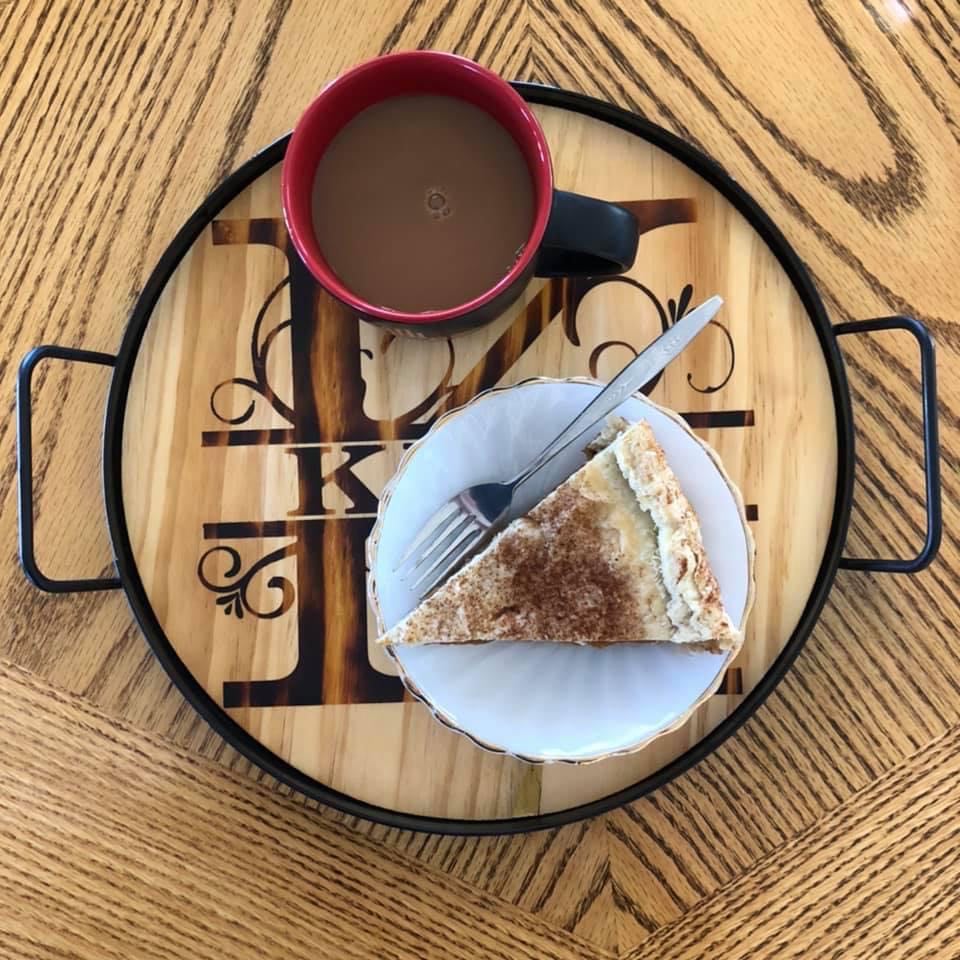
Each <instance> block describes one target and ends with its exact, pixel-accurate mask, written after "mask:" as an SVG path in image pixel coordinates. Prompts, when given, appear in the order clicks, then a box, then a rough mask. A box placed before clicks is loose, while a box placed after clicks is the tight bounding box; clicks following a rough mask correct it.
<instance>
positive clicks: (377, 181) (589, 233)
mask: <svg viewBox="0 0 960 960" xmlns="http://www.w3.org/2000/svg"><path fill="white" fill-rule="evenodd" d="M281 192H282V199H283V215H284V220H285V221H286V224H287V231H288V232H289V234H290V239H291V241H292V243H293V246H294V248H295V250H296V252H297V253H298V254H299V256H300V258H301V260H302V261H303V263H304V265H305V266H306V267H307V269H308V270H309V271H310V272H311V273H312V274H313V276H314V277H315V278H316V280H317V282H318V283H319V284H320V285H321V286H322V287H323V288H324V289H325V290H327V292H328V293H330V294H331V295H332V296H334V297H336V298H337V299H339V300H340V301H342V302H343V303H344V304H346V305H347V306H348V307H350V308H351V309H352V310H353V311H354V312H355V313H356V314H358V315H359V316H360V317H362V318H364V319H365V320H369V321H370V322H372V323H376V324H379V325H381V326H385V327H388V328H390V329H391V330H393V331H394V332H396V333H400V334H406V335H408V336H417V337H448V336H451V335H452V334H455V333H460V332H461V331H464V330H469V329H472V328H474V327H477V326H479V325H481V324H483V323H487V322H489V321H491V320H493V319H495V318H496V317H498V316H499V315H500V314H502V313H503V311H504V310H506V308H507V307H508V306H509V305H510V304H511V303H513V301H515V300H516V299H517V298H518V297H519V296H520V295H521V293H523V289H524V287H525V286H526V284H527V282H528V281H529V280H530V278H531V277H533V276H534V275H537V276H542V277H556V276H572V275H590V276H601V275H607V274H615V273H622V272H624V271H625V270H628V269H629V268H630V266H631V265H632V264H633V260H634V257H635V256H636V252H637V240H638V235H639V227H638V224H637V221H636V218H635V217H634V216H633V214H632V213H630V211H629V210H627V209H625V208H624V207H621V206H618V205H617V204H615V203H609V202H607V201H604V200H597V199H594V198H592V197H585V196H581V195H579V194H574V193H567V192H565V191H563V190H555V189H554V185H553V170H552V167H551V164H550V151H549V148H548V146H547V141H546V137H545V136H544V133H543V130H542V129H541V127H540V124H539V123H538V122H537V118H536V117H535V116H534V114H533V111H532V110H531V109H530V107H529V106H528V105H527V103H526V102H525V101H524V99H523V98H522V97H521V96H520V95H519V94H518V93H517V92H516V91H515V90H514V89H513V88H512V87H511V86H510V84H508V83H506V82H505V81H504V80H502V79H501V78H500V77H498V76H497V75H496V74H494V73H491V72H490V71H489V70H486V69H484V68H483V67H481V66H480V65H479V64H476V63H473V62H472V61H470V60H467V59H465V58H463V57H458V56H454V55H453V54H448V53H435V52H431V51H418V52H413V53H396V54H389V55H387V56H384V57H378V58H377V59H375V60H371V61H368V62H367V63H363V64H361V65H360V66H358V67H354V68H353V69H352V70H350V71H348V72H347V73H345V74H344V75H343V76H341V77H338V78H337V79H336V80H334V81H333V82H332V83H330V84H328V86H327V87H325V88H324V90H323V91H322V92H321V93H320V95H319V96H318V97H317V98H316V99H315V100H314V101H313V103H311V104H310V106H309V107H308V108H307V110H306V112H305V113H304V115H303V116H302V117H301V118H300V121H299V122H298V123H297V126H296V129H295V130H294V132H293V134H292V136H291V137H290V142H289V144H288V146H287V152H286V156H285V157H284V161H283V170H282V176H281Z"/></svg>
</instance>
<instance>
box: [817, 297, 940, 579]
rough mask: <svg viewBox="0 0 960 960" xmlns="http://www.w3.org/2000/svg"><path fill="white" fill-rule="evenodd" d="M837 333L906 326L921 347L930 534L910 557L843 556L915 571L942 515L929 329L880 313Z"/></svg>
mask: <svg viewBox="0 0 960 960" xmlns="http://www.w3.org/2000/svg"><path fill="white" fill-rule="evenodd" d="M833 329H834V334H835V335H836V336H838V337H842V336H846V335H848V334H857V333H873V332H874V331H877V330H906V331H908V332H909V333H912V334H913V336H914V338H915V339H916V341H917V345H918V346H919V347H920V394H921V399H922V401H923V470H924V475H925V479H926V512H927V536H926V540H925V542H924V544H923V548H922V549H921V550H920V552H919V553H918V554H917V555H916V556H915V557H913V558H912V559H909V560H904V559H900V558H895V559H891V560H875V559H871V558H866V557H841V558H840V566H841V567H842V568H843V569H844V570H867V571H870V572H872V573H916V572H917V571H919V570H923V569H924V568H925V567H928V566H929V565H930V564H931V562H932V561H933V558H934V557H935V556H936V555H937V551H938V550H939V549H940V538H941V535H942V533H943V517H942V510H941V493H940V440H939V428H938V420H937V417H938V414H937V366H936V351H935V349H934V342H933V337H932V336H931V335H930V331H929V330H927V328H926V327H925V326H924V325H923V324H922V323H921V322H920V321H919V320H916V319H915V318H914V317H906V316H893V317H878V318H876V319H874V320H856V321H854V322H853V323H841V324H838V325H837V326H835V327H834V328H833Z"/></svg>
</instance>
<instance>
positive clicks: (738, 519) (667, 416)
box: [369, 379, 753, 763]
mask: <svg viewBox="0 0 960 960" xmlns="http://www.w3.org/2000/svg"><path fill="white" fill-rule="evenodd" d="M600 389H601V385H600V384H597V383H594V382H591V381H585V380H544V379H537V380H529V381H526V382H524V383H522V384H518V385H516V386H514V387H509V388H504V389H499V390H492V391H489V392H487V393H485V394H481V395H480V396H478V397H476V398H475V399H474V400H472V401H471V402H470V403H468V404H467V405H466V406H464V407H462V408H460V409H459V410H456V411H453V412H451V413H450V414H448V415H447V416H445V417H443V418H441V419H440V420H439V421H438V422H437V423H436V424H435V425H434V427H433V428H432V429H431V430H430V432H429V433H428V434H427V435H426V436H425V437H423V439H421V440H420V441H418V442H417V443H416V444H415V445H414V446H413V447H411V449H410V450H409V451H408V452H407V454H406V457H405V458H404V460H403V462H402V463H401V465H400V468H399V470H398V471H397V474H396V476H395V477H394V478H393V480H392V481H391V483H390V484H389V485H388V487H387V489H386V490H385V491H384V495H383V497H382V499H381V501H380V512H379V516H378V518H377V524H376V526H375V527H374V529H373V533H372V535H371V537H370V543H369V563H370V571H371V578H370V595H371V602H372V606H373V609H374V612H375V613H376V615H377V616H378V618H379V620H380V626H381V627H382V628H384V629H389V628H390V627H392V626H393V625H394V624H395V623H397V622H398V621H400V620H401V619H402V618H403V617H404V616H406V614H407V613H409V612H410V610H412V609H413V607H414V606H415V598H414V597H413V596H412V595H411V594H410V593H409V591H408V590H406V589H405V588H404V587H403V585H402V584H400V583H399V582H398V581H397V580H396V578H394V577H392V576H391V573H390V572H391V571H392V570H394V569H395V568H396V565H397V561H398V560H399V558H400V557H401V555H402V553H403V551H404V549H405V548H406V547H407V545H408V544H409V543H410V542H411V540H412V539H413V537H414V536H415V535H416V534H417V532H418V531H419V530H421V529H422V528H423V525H424V524H425V523H426V521H427V519H428V518H429V517H430V516H431V515H432V514H433V512H434V511H435V510H437V509H438V508H439V507H440V506H441V505H442V504H443V503H444V502H445V501H446V500H448V499H449V498H450V497H451V496H453V494H455V493H456V492H457V491H459V490H462V489H464V488H465V487H468V486H470V485H471V484H473V483H478V482H480V481H483V480H494V479H502V478H503V477H509V476H512V475H514V474H515V473H516V472H517V471H518V470H520V469H521V467H523V466H524V465H525V464H526V463H527V462H529V460H530V459H532V458H533V457H534V456H535V455H536V454H537V453H538V452H539V451H540V450H541V449H542V448H543V446H544V445H545V444H546V443H547V442H548V441H549V440H550V438H551V437H553V436H556V435H557V434H558V433H559V432H560V430H562V429H563V427H564V426H566V424H567V423H569V422H570V420H572V419H573V417H574V416H575V415H576V414H577V413H578V412H579V411H580V410H581V409H582V408H583V407H584V406H586V404H587V403H589V401H590V399H591V398H592V397H593V396H594V395H595V394H596V393H597V391H599V390H600ZM617 412H618V413H620V414H621V415H622V416H624V417H626V418H627V419H629V420H638V419H641V418H642V419H645V420H647V421H648V422H649V423H650V426H651V427H652V428H653V431H654V433H655V434H656V437H657V440H659V442H660V444H661V445H662V446H663V449H664V451H665V452H666V455H667V460H668V461H669V463H670V465H671V467H672V468H673V470H674V472H675V473H676V474H677V477H678V478H679V480H680V485H681V487H682V488H683V490H684V492H685V493H686V495H687V497H688V499H689V500H690V502H691V503H692V505H693V507H694V509H695V510H696V511H697V514H698V515H699V517H700V524H701V527H702V530H703V539H704V545H705V547H706V551H707V556H708V557H709V559H710V565H711V566H712V567H713V570H714V573H715V574H716V577H717V580H718V581H719V584H720V590H721V593H722V595H723V602H724V604H725V606H726V608H727V611H728V612H729V614H730V617H731V619H732V620H733V621H734V623H738V624H740V625H741V626H742V625H743V623H744V621H745V619H746V616H747V614H748V612H749V607H750V603H751V600H752V593H753V587H752V585H753V540H752V537H751V535H750V532H749V529H748V528H747V525H746V518H745V516H744V512H743V504H742V501H741V499H740V496H739V494H738V493H737V492H736V490H735V488H733V486H732V484H731V483H730V481H729V480H728V478H727V477H726V475H725V473H724V472H723V469H722V467H721V466H720V464H719V460H718V459H717V458H716V454H714V453H713V451H712V450H711V449H710V448H709V447H707V446H706V445H705V444H704V443H703V442H702V441H700V440H699V439H698V438H697V437H696V436H694V434H693V433H692V432H691V431H690V430H689V428H688V427H687V426H686V424H685V423H684V422H683V421H682V420H680V419H679V418H678V417H677V416H676V415H675V414H672V413H670V412H668V411H666V410H664V409H663V408H661V407H658V406H656V404H654V403H652V402H651V401H649V400H647V399H645V398H643V397H639V396H638V397H634V398H631V399H630V400H627V401H625V402H624V403H623V404H622V405H621V406H620V407H619V409H618V411H617ZM564 460H565V462H564V463H562V464H560V465H558V467H557V471H556V473H555V474H554V475H553V476H551V478H549V480H548V481H547V483H548V485H549V486H555V485H556V484H557V483H558V482H559V481H560V480H561V479H562V478H563V477H564V476H567V475H569V474H570V473H572V472H573V471H574V470H575V469H576V468H577V467H579V466H580V465H581V464H582V463H583V462H584V457H583V454H582V452H581V451H580V450H573V451H570V453H569V454H567V455H566V456H565V458H564ZM392 653H393V655H394V658H395V659H396V661H397V664H398V666H399V669H400V673H401V675H402V677H403V679H404V682H405V683H406V684H407V686H408V687H409V688H410V689H411V691H412V692H413V693H414V694H415V695H416V696H417V697H419V698H420V699H421V700H423V701H424V703H426V704H427V706H429V707H430V709H431V710H433V712H434V714H435V715H436V716H437V717H438V719H440V720H441V721H442V722H444V723H446V724H447V725H448V726H451V727H453V728H454V729H456V730H459V731H460V732H462V733H465V734H467V735H468V736H469V737H470V738H471V739H473V740H474V741H475V742H477V743H478V744H480V745H481V746H483V747H486V748H487V749H489V750H495V751H499V752H504V753H510V754H513V755H515V756H518V757H521V758H523V759H525V760H530V761H533V762H550V761H567V762H574V763H583V762H587V761H591V760H598V759H601V758H603V757H608V756H612V755H615V754H623V753H630V752H632V751H634V750H638V749H639V748H640V747H642V746H644V745H645V744H647V743H649V742H650V741H651V740H652V739H654V738H655V737H657V736H660V735H662V734H664V733H666V732H667V731H668V730H671V729H673V728H675V727H677V726H678V725H680V724H681V723H683V722H684V720H685V719H686V718H687V717H688V716H689V715H690V713H691V712H692V711H693V710H694V709H695V708H696V706H698V705H699V704H700V703H701V702H702V701H703V700H704V699H705V698H706V697H707V696H709V695H710V694H711V693H712V692H713V691H714V690H715V689H716V687H717V686H718V685H719V683H720V680H721V678H722V676H723V671H724V668H725V667H726V664H727V660H728V658H729V654H712V653H703V652H690V651H687V650H684V649H683V648H681V647H676V646H672V645H670V644H636V645H634V644H630V645H621V646H617V645H614V646H610V647H605V648H602V649H595V648H593V647H581V646H577V645H575V644H552V643H504V642H500V643H487V644H477V645H469V646H457V645H443V644H435V645H427V646H421V647H400V648H397V649H395V650H393V651H392Z"/></svg>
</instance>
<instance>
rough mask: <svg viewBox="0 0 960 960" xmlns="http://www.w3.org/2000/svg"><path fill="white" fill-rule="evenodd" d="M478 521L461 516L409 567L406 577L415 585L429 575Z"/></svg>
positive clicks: (467, 515)
mask: <svg viewBox="0 0 960 960" xmlns="http://www.w3.org/2000/svg"><path fill="white" fill-rule="evenodd" d="M474 523H476V520H475V519H474V518H473V517H472V516H471V515H470V514H469V513H467V514H459V515H458V516H457V517H456V519H454V520H452V521H451V522H450V523H448V524H447V526H446V527H445V528H444V529H443V530H442V531H440V533H438V534H437V536H436V537H434V538H433V540H432V541H431V542H430V543H429V544H428V545H427V547H426V548H425V549H424V551H423V553H421V554H420V556H419V558H417V561H416V563H414V564H413V566H410V565H409V564H408V565H407V572H406V576H407V577H408V578H412V580H413V582H414V583H415V582H416V581H417V580H419V579H420V578H421V577H422V576H423V575H424V574H425V573H429V572H430V571H431V570H432V569H433V566H434V564H435V563H436V562H437V561H438V560H442V559H443V558H444V557H445V556H446V555H447V552H448V551H449V550H450V548H451V547H453V546H455V545H456V543H457V541H458V540H459V539H460V537H461V535H462V534H464V533H466V532H467V530H468V529H469V528H470V526H471V525H472V524H474Z"/></svg>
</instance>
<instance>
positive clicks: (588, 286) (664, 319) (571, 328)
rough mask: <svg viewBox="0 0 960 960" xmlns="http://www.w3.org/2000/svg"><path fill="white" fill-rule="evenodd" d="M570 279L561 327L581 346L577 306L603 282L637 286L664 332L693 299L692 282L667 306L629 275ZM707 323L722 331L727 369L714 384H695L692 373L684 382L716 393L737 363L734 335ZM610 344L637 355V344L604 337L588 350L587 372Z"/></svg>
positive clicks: (719, 325) (593, 370)
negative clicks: (569, 288)
mask: <svg viewBox="0 0 960 960" xmlns="http://www.w3.org/2000/svg"><path fill="white" fill-rule="evenodd" d="M570 282H571V283H573V284H577V285H578V286H576V287H575V288H574V290H573V295H572V297H571V298H570V303H569V307H568V309H567V310H566V311H565V313H564V331H565V333H566V336H567V339H568V340H569V341H570V343H571V344H573V345H574V346H580V332H579V330H578V329H577V310H578V308H579V306H580V304H581V302H582V301H583V298H584V297H585V296H586V295H587V293H589V292H590V291H591V290H594V289H596V287H599V286H602V285H603V284H605V283H625V284H627V285H628V286H631V287H633V288H634V289H636V290H639V291H640V292H641V293H642V294H643V295H644V296H645V297H646V298H647V299H648V300H649V301H650V303H651V304H652V305H653V307H654V309H655V310H656V311H657V317H658V318H659V320H660V328H661V330H662V331H663V332H666V331H667V330H669V329H670V327H672V326H673V325H674V324H675V323H676V322H677V321H678V320H680V319H682V318H683V317H684V316H685V315H686V313H687V312H688V309H689V307H690V302H691V300H692V299H693V285H692V284H689V283H688V284H686V285H684V287H683V289H682V290H681V291H680V295H679V296H678V297H677V298H676V299H675V300H674V298H673V297H670V298H669V299H668V300H667V305H666V307H664V305H663V304H662V303H661V302H660V299H659V298H658V297H657V295H656V294H655V293H654V292H653V291H652V290H651V289H650V288H649V287H646V286H644V285H643V284H642V283H640V281H639V280H634V279H633V278H632V277H623V276H615V277H590V278H586V279H584V280H574V281H570ZM709 326H712V327H717V328H718V329H719V330H720V331H721V333H723V336H724V340H725V342H726V345H727V350H728V352H729V354H730V360H729V363H728V364H727V371H726V374H725V375H724V377H723V379H722V380H721V381H720V382H719V383H717V384H714V385H707V386H706V387H698V386H697V385H696V384H695V383H694V382H693V374H692V373H688V374H687V383H688V384H689V385H690V387H691V389H693V390H696V392H697V393H716V392H717V391H718V390H722V389H723V388H724V387H725V386H726V385H727V383H728V382H729V381H730V378H731V377H732V376H733V369H734V366H735V365H736V359H737V358H736V350H735V349H734V344H733V337H732V336H731V335H730V331H729V330H728V329H727V328H726V327H725V326H724V325H723V324H722V323H720V322H719V321H718V320H711V321H710V323H709ZM611 347H625V348H626V349H628V350H630V351H632V353H633V355H634V356H636V355H637V353H638V350H637V348H636V347H635V346H634V345H633V344H631V343H628V342H627V341H625V340H606V341H604V342H603V343H600V344H597V346H596V347H594V348H593V350H592V351H591V353H590V361H589V362H590V376H592V377H596V376H597V375H598V374H597V371H598V369H599V363H600V357H601V356H602V355H603V354H604V352H605V351H606V350H608V349H609V348H611ZM660 377H661V374H659V373H658V374H657V375H656V376H655V377H654V378H653V379H652V380H651V381H650V382H649V383H647V384H646V385H645V386H644V387H643V392H644V393H645V394H648V395H649V394H650V393H651V392H652V390H653V388H654V387H655V386H656V385H657V383H659V381H660Z"/></svg>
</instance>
